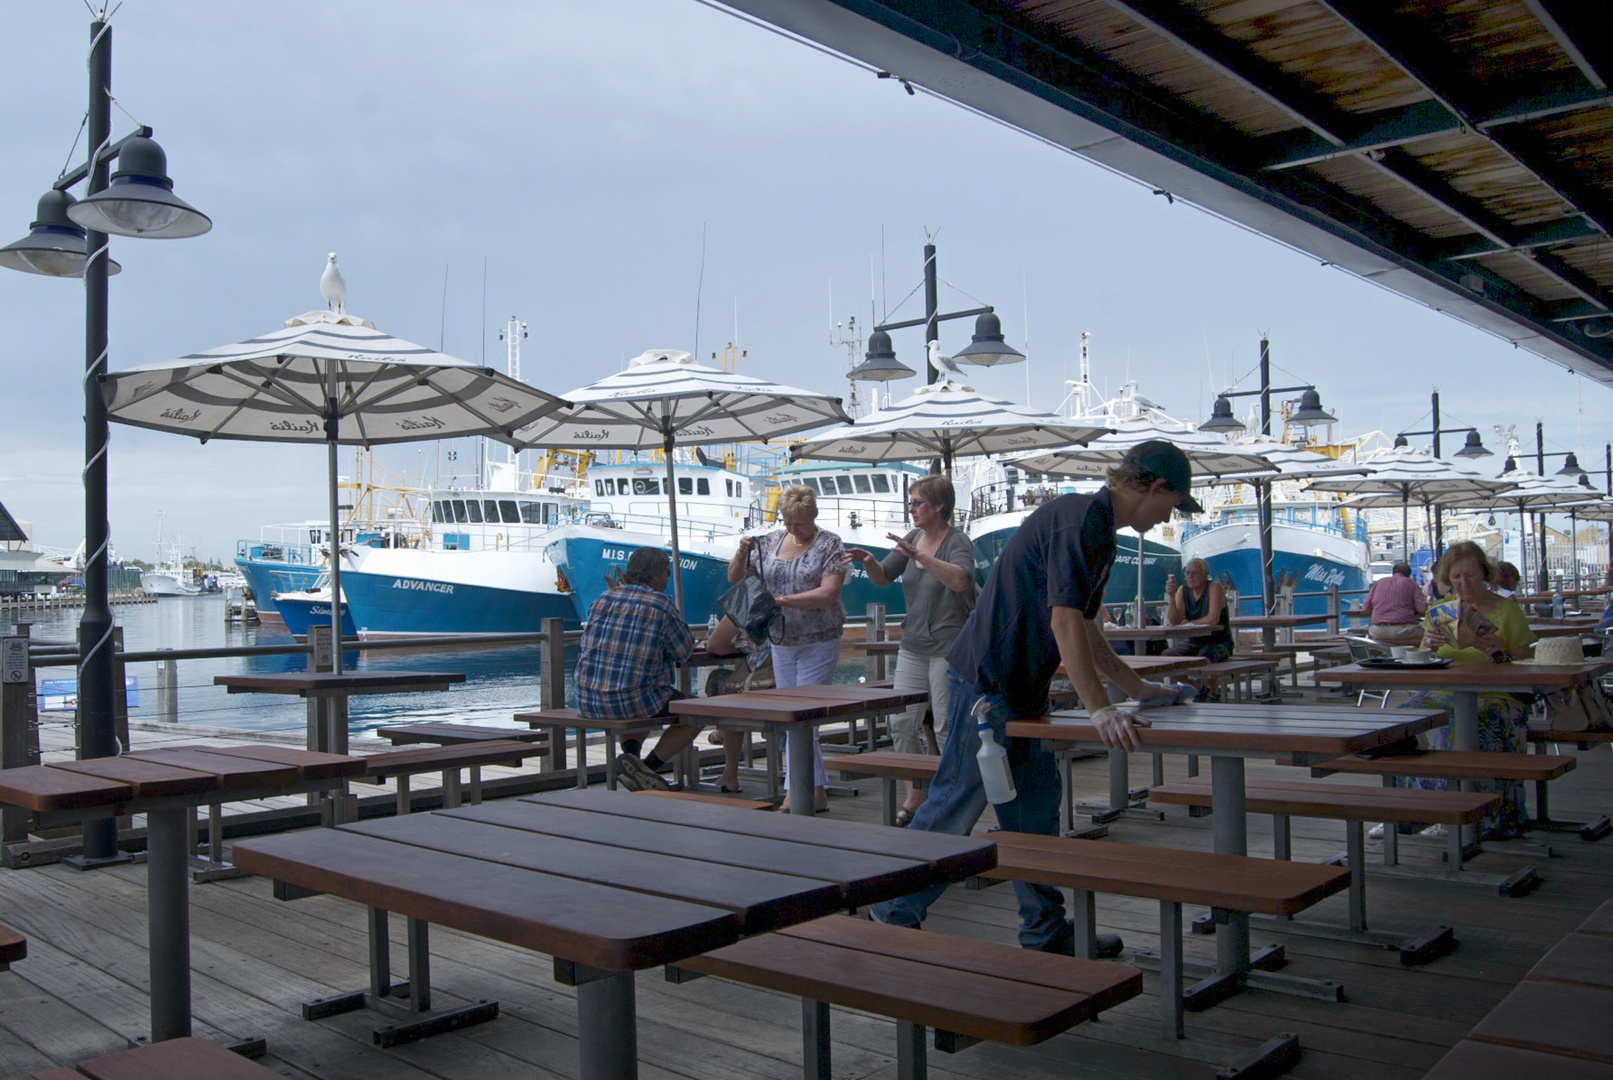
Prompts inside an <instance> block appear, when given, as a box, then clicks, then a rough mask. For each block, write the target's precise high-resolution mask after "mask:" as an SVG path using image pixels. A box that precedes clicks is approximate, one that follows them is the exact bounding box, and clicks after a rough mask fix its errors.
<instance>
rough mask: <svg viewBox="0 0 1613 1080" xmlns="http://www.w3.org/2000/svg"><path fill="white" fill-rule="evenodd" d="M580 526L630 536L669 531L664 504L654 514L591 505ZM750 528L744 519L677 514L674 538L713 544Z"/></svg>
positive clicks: (669, 519)
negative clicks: (716, 540)
mask: <svg viewBox="0 0 1613 1080" xmlns="http://www.w3.org/2000/svg"><path fill="white" fill-rule="evenodd" d="M581 521H582V524H584V525H592V526H594V527H596V528H601V529H623V530H627V531H631V532H645V533H666V532H669V531H670V530H671V528H672V519H671V518H670V517H669V516H668V515H667V513H666V504H665V503H664V502H663V503H660V504H658V506H657V507H656V509H654V510H649V509H644V508H640V507H638V506H630V507H629V508H628V509H627V510H625V511H624V510H622V509H621V508H619V507H612V506H609V505H608V504H605V503H594V504H593V505H591V506H590V507H588V508H586V509H584V510H583V511H582V517H581ZM751 524H753V522H752V520H751V519H750V518H748V517H746V518H734V519H730V520H722V521H713V520H712V519H710V518H704V517H700V516H698V515H694V514H691V515H688V516H685V514H684V511H683V509H682V508H681V507H680V508H679V510H678V535H679V537H680V539H681V540H683V541H685V542H686V541H689V540H715V539H717V538H718V537H720V536H738V535H740V534H741V533H743V532H744V531H745V530H746V529H747V528H749V527H750V526H751Z"/></svg>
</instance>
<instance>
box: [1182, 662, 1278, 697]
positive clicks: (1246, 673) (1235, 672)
mask: <svg viewBox="0 0 1613 1080" xmlns="http://www.w3.org/2000/svg"><path fill="white" fill-rule="evenodd" d="M1276 670H1277V661H1276V660H1246V659H1241V658H1239V657H1237V656H1234V657H1233V658H1232V659H1231V660H1222V661H1220V662H1219V663H1215V664H1206V665H1204V666H1203V667H1199V668H1194V669H1193V670H1192V671H1190V672H1188V674H1190V675H1192V676H1193V678H1194V679H1195V680H1197V679H1203V680H1204V681H1205V683H1206V684H1207V685H1208V686H1209V688H1210V691H1211V692H1212V693H1214V694H1217V695H1220V694H1221V692H1222V688H1223V685H1231V687H1232V688H1233V696H1232V697H1231V698H1230V699H1229V698H1227V697H1225V696H1222V697H1221V700H1222V701H1228V700H1231V701H1235V702H1239V703H1241V702H1244V701H1249V700H1253V698H1254V679H1255V676H1257V675H1270V674H1271V673H1272V672H1273V671H1276ZM1246 687H1247V689H1245V688H1246Z"/></svg>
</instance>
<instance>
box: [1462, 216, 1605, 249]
mask: <svg viewBox="0 0 1613 1080" xmlns="http://www.w3.org/2000/svg"><path fill="white" fill-rule="evenodd" d="M1603 235H1605V234H1604V233H1603V232H1602V230H1601V229H1598V228H1597V227H1596V226H1594V225H1592V224H1591V223H1590V222H1588V221H1586V220H1585V219H1584V218H1583V217H1581V216H1580V215H1578V214H1576V215H1574V216H1573V217H1567V218H1563V219H1562V220H1561V221H1553V222H1551V223H1550V224H1548V225H1537V226H1535V227H1533V228H1529V229H1524V230H1523V231H1521V232H1514V233H1513V234H1512V237H1511V242H1510V243H1509V244H1507V245H1506V247H1502V246H1501V245H1499V244H1496V243H1495V242H1493V241H1490V240H1486V239H1485V238H1484V237H1482V236H1464V237H1461V238H1460V239H1457V240H1450V241H1447V242H1446V243H1445V244H1443V245H1442V246H1441V247H1440V249H1439V257H1440V258H1442V259H1476V258H1478V257H1480V256H1481V255H1494V254H1495V253H1496V252H1498V251H1506V250H1507V249H1508V248H1541V247H1553V246H1555V245H1557V244H1569V243H1573V242H1574V241H1576V240H1587V239H1590V238H1591V237H1599V236H1603Z"/></svg>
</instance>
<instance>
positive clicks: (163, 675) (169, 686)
mask: <svg viewBox="0 0 1613 1080" xmlns="http://www.w3.org/2000/svg"><path fill="white" fill-rule="evenodd" d="M166 651H168V652H172V651H173V650H172V649H169V650H166ZM157 722H158V723H159V724H177V723H178V722H179V661H177V660H173V659H168V660H159V661H157Z"/></svg>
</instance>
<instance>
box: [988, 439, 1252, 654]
mask: <svg viewBox="0 0 1613 1080" xmlns="http://www.w3.org/2000/svg"><path fill="white" fill-rule="evenodd" d="M1151 439H1164V440H1165V441H1166V442H1168V443H1171V444H1173V445H1175V446H1176V447H1178V448H1179V449H1180V450H1181V451H1182V453H1184V454H1186V455H1187V462H1188V465H1189V466H1190V467H1191V468H1192V470H1193V476H1194V478H1195V481H1196V482H1198V481H1202V480H1203V479H1204V478H1206V477H1215V476H1225V475H1227V474H1230V473H1241V474H1250V473H1261V472H1266V473H1269V472H1271V471H1272V466H1271V465H1270V464H1269V463H1268V462H1267V461H1266V459H1265V458H1263V457H1261V456H1260V455H1259V454H1248V453H1244V452H1242V451H1241V450H1239V449H1236V448H1234V447H1233V446H1231V445H1230V444H1228V443H1227V441H1226V439H1225V438H1223V437H1222V436H1220V435H1214V434H1211V433H1210V432H1207V431H1196V430H1194V429H1192V428H1181V427H1172V426H1169V425H1165V424H1160V423H1158V422H1156V421H1153V420H1128V421H1124V422H1122V423H1121V424H1119V425H1118V426H1117V427H1116V428H1115V430H1113V431H1111V432H1110V433H1109V434H1107V435H1100V436H1098V437H1097V438H1096V439H1093V440H1092V441H1091V442H1090V443H1088V444H1087V445H1086V446H1082V447H1075V448H1071V449H1066V450H1054V451H1050V452H1040V453H1034V454H1027V455H1025V456H1024V457H1021V458H1018V459H1016V460H1015V461H1014V462H1013V464H1014V465H1016V466H1018V467H1019V468H1021V469H1027V470H1029V471H1031V472H1038V473H1047V474H1050V475H1053V476H1081V477H1089V478H1093V479H1101V478H1102V477H1103V476H1105V475H1107V473H1108V472H1109V470H1110V469H1111V468H1113V467H1114V466H1116V465H1119V464H1120V463H1121V462H1122V461H1124V460H1125V459H1126V454H1127V453H1129V452H1130V451H1131V449H1132V448H1133V447H1135V446H1137V445H1138V444H1140V443H1145V442H1148V441H1149V440H1151ZM1142 605H1143V537H1142V536H1141V535H1139V536H1138V538H1137V625H1139V626H1141V625H1142V621H1143V620H1142V615H1143V606H1142Z"/></svg>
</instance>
